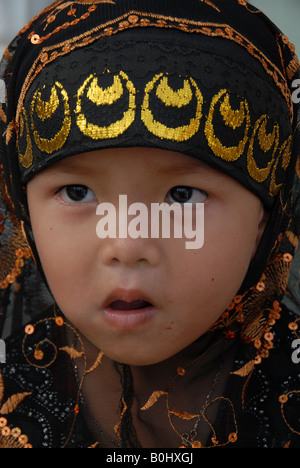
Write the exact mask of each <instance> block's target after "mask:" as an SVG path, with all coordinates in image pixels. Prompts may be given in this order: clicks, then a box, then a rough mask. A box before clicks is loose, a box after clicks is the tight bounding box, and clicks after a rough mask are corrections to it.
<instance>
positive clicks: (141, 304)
mask: <svg viewBox="0 0 300 468" xmlns="http://www.w3.org/2000/svg"><path fill="white" fill-rule="evenodd" d="M147 307H152V304H151V303H150V302H147V301H144V300H143V299H137V300H135V301H131V302H126V301H123V300H116V301H113V302H112V303H111V304H110V305H109V308H110V309H112V310H140V309H145V308H147Z"/></svg>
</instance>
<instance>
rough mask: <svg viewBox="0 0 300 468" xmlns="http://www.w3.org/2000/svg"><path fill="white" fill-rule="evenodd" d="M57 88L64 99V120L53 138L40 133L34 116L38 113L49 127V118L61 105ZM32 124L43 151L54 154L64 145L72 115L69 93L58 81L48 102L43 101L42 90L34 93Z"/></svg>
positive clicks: (35, 139)
mask: <svg viewBox="0 0 300 468" xmlns="http://www.w3.org/2000/svg"><path fill="white" fill-rule="evenodd" d="M44 88H45V86H44ZM44 88H43V89H44ZM57 89H59V90H60V94H61V97H62V100H63V107H64V120H63V122H62V127H61V130H60V131H59V132H58V133H57V134H56V135H55V136H54V137H53V138H49V139H48V138H43V137H41V136H40V135H39V133H38V131H37V130H34V121H33V117H34V115H36V116H37V117H38V118H39V119H40V121H42V122H44V123H45V127H47V128H48V127H49V120H50V119H51V117H52V116H53V114H54V113H55V111H56V110H57V109H58V107H59V106H60V105H61V102H60V99H59V97H58V94H57ZM31 125H32V129H33V135H34V141H35V143H36V145H37V147H38V148H39V149H40V150H41V151H43V152H45V153H48V154H52V153H54V151H58V150H59V149H61V148H62V147H63V146H64V144H65V142H66V140H67V138H68V135H69V132H70V129H71V115H70V107H69V98H68V94H67V92H66V91H65V89H64V88H63V86H62V85H61V84H60V83H59V82H56V83H55V84H54V85H53V86H52V88H51V95H50V99H49V101H48V102H43V101H42V98H41V90H39V89H38V90H36V92H35V93H34V96H33V99H32V102H31Z"/></svg>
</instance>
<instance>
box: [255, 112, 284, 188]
mask: <svg viewBox="0 0 300 468" xmlns="http://www.w3.org/2000/svg"><path fill="white" fill-rule="evenodd" d="M268 120H269V118H268V116H267V115H262V116H261V117H260V118H259V119H258V120H257V122H256V123H255V125H254V129H253V133H252V137H251V139H250V143H249V149H248V155H247V169H248V172H249V174H250V176H251V177H252V179H254V180H256V181H257V182H264V181H265V180H266V179H267V177H268V175H269V174H270V171H271V168H272V165H273V163H274V161H275V153H276V151H277V148H278V144H279V126H278V124H275V125H274V126H273V130H272V132H271V133H267V131H266V127H267V123H268ZM256 140H257V141H258V144H259V147H260V149H261V150H262V151H263V152H264V153H268V152H269V151H270V150H272V155H270V157H269V158H268V163H267V165H266V167H264V168H259V167H258V166H257V164H256V161H255V156H254V155H255V149H254V148H253V147H254V142H255V141H256Z"/></svg>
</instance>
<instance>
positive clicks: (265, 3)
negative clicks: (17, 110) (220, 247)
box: [0, 0, 300, 314]
mask: <svg viewBox="0 0 300 468" xmlns="http://www.w3.org/2000/svg"><path fill="white" fill-rule="evenodd" d="M174 1H180V0H174ZM50 3H52V1H49V0H0V56H1V55H2V53H3V51H4V49H5V47H6V46H7V44H8V43H9V42H10V41H11V40H12V39H13V38H14V36H15V35H16V34H17V33H18V31H19V30H20V29H22V27H23V26H24V25H25V24H27V23H28V21H29V20H30V19H31V18H33V17H34V16H35V15H36V14H37V13H39V12H40V11H41V10H42V9H43V8H45V7H46V6H48V5H49V4H50ZM248 3H249V4H252V5H254V6H256V7H257V8H258V9H260V10H261V11H263V12H264V13H266V15H267V16H269V18H270V19H271V20H272V21H273V22H274V23H275V24H276V25H277V26H278V27H279V28H280V29H281V30H282V32H283V33H284V34H285V35H286V36H288V38H289V40H290V42H292V43H293V44H294V45H295V46H296V51H298V55H299V56H300V28H299V18H300V0H248ZM286 302H287V303H288V305H289V306H290V307H291V308H292V309H293V310H295V311H296V312H298V313H299V314H300V248H299V249H298V254H297V256H296V259H295V261H294V263H293V270H292V273H291V278H290V293H289V295H288V296H287V297H286Z"/></svg>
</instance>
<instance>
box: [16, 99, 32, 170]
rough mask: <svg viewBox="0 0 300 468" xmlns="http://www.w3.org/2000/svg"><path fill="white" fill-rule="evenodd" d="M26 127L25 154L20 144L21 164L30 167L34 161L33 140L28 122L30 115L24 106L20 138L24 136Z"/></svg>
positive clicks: (21, 116)
mask: <svg viewBox="0 0 300 468" xmlns="http://www.w3.org/2000/svg"><path fill="white" fill-rule="evenodd" d="M24 127H26V143H27V144H26V150H25V154H21V153H20V149H19V144H18V152H19V161H20V164H21V165H22V166H23V167H25V169H28V168H29V167H30V166H31V165H32V163H33V152H32V142H31V138H30V133H29V124H28V117H27V113H26V110H25V108H24V107H23V108H22V112H21V115H20V134H19V139H20V138H22V137H23V134H24Z"/></svg>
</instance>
